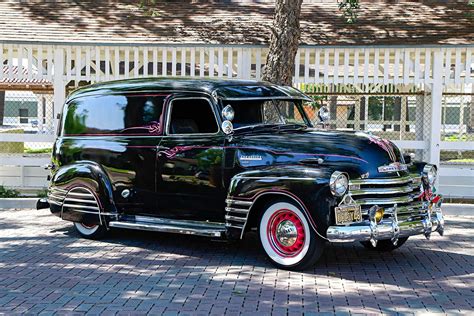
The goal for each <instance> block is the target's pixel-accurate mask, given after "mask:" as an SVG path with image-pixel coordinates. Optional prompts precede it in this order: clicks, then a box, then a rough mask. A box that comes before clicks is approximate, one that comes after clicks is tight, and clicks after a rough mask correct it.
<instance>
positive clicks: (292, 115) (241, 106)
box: [224, 100, 309, 129]
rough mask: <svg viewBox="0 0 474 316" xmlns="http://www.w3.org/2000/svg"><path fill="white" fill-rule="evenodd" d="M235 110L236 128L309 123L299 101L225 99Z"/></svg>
mask: <svg viewBox="0 0 474 316" xmlns="http://www.w3.org/2000/svg"><path fill="white" fill-rule="evenodd" d="M228 104H230V105H231V106H232V107H233V108H234V111H235V116H234V119H233V120H232V124H233V125H234V128H235V129H238V128H242V127H247V126H256V125H257V126H258V125H286V124H298V125H304V126H307V125H309V122H308V120H307V117H306V115H305V113H304V110H303V108H302V107H301V104H300V102H299V101H290V100H254V101H248V100H245V101H225V103H224V106H226V105H228Z"/></svg>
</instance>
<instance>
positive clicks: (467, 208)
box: [441, 203, 474, 215]
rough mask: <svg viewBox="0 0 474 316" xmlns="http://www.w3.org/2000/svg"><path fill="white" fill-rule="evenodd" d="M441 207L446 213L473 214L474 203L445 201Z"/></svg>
mask: <svg viewBox="0 0 474 316" xmlns="http://www.w3.org/2000/svg"><path fill="white" fill-rule="evenodd" d="M441 209H442V210H443V214H446V215H474V204H460V203H446V204H443V205H442V206H441Z"/></svg>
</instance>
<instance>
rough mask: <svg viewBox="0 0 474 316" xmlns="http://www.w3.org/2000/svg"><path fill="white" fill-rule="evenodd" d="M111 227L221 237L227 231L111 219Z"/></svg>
mask: <svg viewBox="0 0 474 316" xmlns="http://www.w3.org/2000/svg"><path fill="white" fill-rule="evenodd" d="M109 226H110V227H116V228H128V229H136V230H148V231H158V232H166V233H178V234H186V235H198V236H207V237H221V236H222V234H223V233H225V228H224V229H202V228H195V227H184V226H178V225H166V224H155V223H138V222H135V223H134V222H118V221H111V222H110V223H109Z"/></svg>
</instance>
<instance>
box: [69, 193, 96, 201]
mask: <svg viewBox="0 0 474 316" xmlns="http://www.w3.org/2000/svg"><path fill="white" fill-rule="evenodd" d="M67 195H74V196H76V197H77V196H78V197H88V198H92V199H93V200H91V201H95V197H94V195H92V194H91V193H79V192H69V193H68V194H67Z"/></svg>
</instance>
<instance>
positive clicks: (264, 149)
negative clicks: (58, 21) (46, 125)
mask: <svg viewBox="0 0 474 316" xmlns="http://www.w3.org/2000/svg"><path fill="white" fill-rule="evenodd" d="M310 101H312V100H311V99H310V98H309V97H307V96H306V95H304V94H303V93H301V92H300V91H298V90H296V89H294V88H291V87H282V86H276V85H273V84H269V83H264V82H256V81H234V80H228V81H224V80H196V79H170V78H168V79H167V78H149V79H135V80H125V81H115V82H108V83H102V84H95V85H91V86H88V87H85V88H81V89H79V90H76V91H75V92H73V93H72V94H71V95H70V96H69V97H68V99H67V101H66V103H65V105H64V109H63V112H62V115H61V119H60V126H59V131H58V137H57V140H56V142H55V144H54V149H53V153H52V162H51V164H50V165H49V168H50V169H51V183H50V187H49V194H48V198H47V200H40V201H38V208H48V207H49V208H50V210H51V212H52V213H53V214H54V215H56V216H59V217H61V218H62V219H64V220H68V221H72V222H74V226H75V228H76V229H77V231H78V232H79V234H80V235H82V236H83V237H86V238H100V237H102V236H103V235H104V234H105V233H106V232H107V231H108V230H109V229H110V228H128V229H139V230H152V231H161V232H173V233H183V234H193V235H201V236H209V237H214V238H216V237H221V238H227V239H241V238H243V237H244V234H245V233H246V232H247V231H249V230H254V231H257V235H258V236H259V238H260V242H261V245H262V248H263V250H264V251H265V253H266V254H267V256H268V258H269V259H270V260H271V261H272V263H274V264H275V265H276V266H278V267H281V268H285V269H293V270H296V269H298V270H299V269H304V268H307V267H308V266H310V265H312V264H314V263H315V262H316V261H317V260H318V258H319V257H320V256H321V255H322V253H323V248H324V244H325V242H327V241H329V242H354V241H359V242H362V244H363V245H364V246H365V247H368V248H371V249H374V250H379V251H389V250H393V249H395V248H397V247H400V246H401V245H402V244H403V243H404V242H405V241H406V240H407V239H408V237H409V236H412V235H418V234H424V235H425V236H426V237H427V238H429V236H430V234H431V233H432V232H435V231H437V232H439V233H440V234H442V233H443V225H444V221H443V216H442V213H441V198H440V196H438V195H436V194H434V192H435V190H434V185H435V183H436V177H437V168H436V166H434V165H430V164H427V163H423V162H417V161H411V158H410V157H409V156H405V157H404V155H402V153H401V151H400V150H399V149H398V148H397V146H395V145H394V144H393V143H392V142H390V141H388V140H385V139H381V138H379V137H376V136H372V135H369V134H366V133H362V132H346V131H336V130H328V129H325V128H315V127H313V125H312V124H311V122H310V120H309V119H308V116H307V114H306V113H305V110H306V109H307V106H305V103H307V102H310ZM327 114H328V113H327V109H326V110H325V109H324V108H322V109H321V110H320V111H319V117H320V119H321V120H322V123H324V121H325V120H327V118H328V117H327V116H328V115H327Z"/></svg>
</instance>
